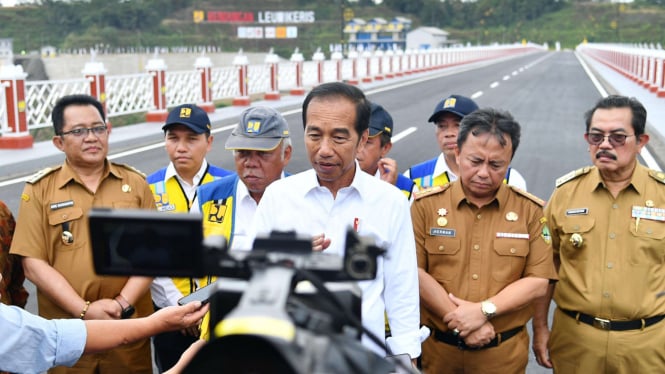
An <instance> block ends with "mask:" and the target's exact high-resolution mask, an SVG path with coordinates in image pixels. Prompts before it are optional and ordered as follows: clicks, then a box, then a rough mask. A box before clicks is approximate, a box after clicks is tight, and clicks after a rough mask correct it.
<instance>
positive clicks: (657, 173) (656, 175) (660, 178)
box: [649, 170, 665, 184]
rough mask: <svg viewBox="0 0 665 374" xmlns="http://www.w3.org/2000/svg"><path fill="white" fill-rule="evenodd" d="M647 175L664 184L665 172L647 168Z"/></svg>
mask: <svg viewBox="0 0 665 374" xmlns="http://www.w3.org/2000/svg"><path fill="white" fill-rule="evenodd" d="M649 176H650V177H651V178H653V179H655V180H657V181H658V182H660V183H662V184H665V173H663V172H662V171H658V170H649Z"/></svg>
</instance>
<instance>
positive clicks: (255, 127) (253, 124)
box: [246, 121, 261, 134]
mask: <svg viewBox="0 0 665 374" xmlns="http://www.w3.org/2000/svg"><path fill="white" fill-rule="evenodd" d="M260 130H261V121H248V122H247V130H246V132H247V133H248V134H254V133H257V132H259V131H260Z"/></svg>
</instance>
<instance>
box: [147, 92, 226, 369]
mask: <svg viewBox="0 0 665 374" xmlns="http://www.w3.org/2000/svg"><path fill="white" fill-rule="evenodd" d="M162 130H164V144H165V149H166V153H167V154H168V156H169V159H170V162H169V164H168V166H166V167H164V168H161V169H159V170H157V171H156V172H154V173H152V174H150V175H149V176H148V177H147V178H146V179H147V181H148V184H149V185H150V189H151V190H152V193H153V195H154V197H155V203H156V205H157V210H159V211H160V212H179V213H185V212H188V211H189V210H190V208H191V206H192V203H193V200H194V198H195V197H196V189H197V187H198V186H200V185H202V184H205V183H208V182H212V181H213V180H216V179H219V178H221V177H223V176H225V175H230V174H231V172H230V171H228V170H225V169H222V168H219V167H217V166H214V165H211V164H209V163H208V162H207V161H206V154H207V153H208V152H209V151H210V149H211V147H212V142H213V136H212V134H211V133H210V130H211V124H210V118H209V117H208V114H207V113H206V112H205V111H204V110H203V109H201V108H199V107H197V106H196V105H194V104H183V105H180V106H177V107H175V108H174V109H173V110H171V111H170V112H169V115H168V117H167V118H166V123H165V124H164V126H162ZM199 287H200V284H199V282H198V280H196V279H193V278H168V277H157V278H155V280H154V281H153V282H152V284H151V286H150V290H151V294H152V301H153V303H154V304H155V307H156V308H157V309H159V308H165V307H167V306H171V305H177V302H178V300H179V299H180V298H182V297H183V296H187V295H189V294H190V293H192V292H194V291H195V290H196V289H197V288H199ZM198 336H199V331H198V327H197V326H193V327H191V328H189V329H187V330H186V331H183V332H182V333H181V332H178V331H176V332H168V333H164V334H159V335H157V336H155V338H154V339H153V343H154V346H155V362H156V363H157V366H158V367H159V369H160V370H162V371H163V370H167V369H168V368H170V367H172V366H173V365H175V363H176V361H177V360H178V358H179V357H180V355H181V354H182V353H183V352H184V351H185V350H186V349H187V348H188V347H189V346H190V345H191V344H192V343H193V342H195V341H196V339H197V337H198Z"/></svg>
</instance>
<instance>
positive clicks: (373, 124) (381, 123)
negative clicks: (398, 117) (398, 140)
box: [369, 103, 393, 137]
mask: <svg viewBox="0 0 665 374" xmlns="http://www.w3.org/2000/svg"><path fill="white" fill-rule="evenodd" d="M371 107H372V112H371V114H370V117H369V136H377V135H379V134H381V133H382V132H385V133H386V134H387V135H388V136H389V137H391V136H393V117H391V116H390V113H388V112H387V111H386V110H385V109H383V107H382V106H381V105H379V104H374V103H371Z"/></svg>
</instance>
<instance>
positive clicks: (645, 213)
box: [631, 205, 665, 222]
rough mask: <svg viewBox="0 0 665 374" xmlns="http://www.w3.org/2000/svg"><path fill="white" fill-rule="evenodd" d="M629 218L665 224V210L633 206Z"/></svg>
mask: <svg viewBox="0 0 665 374" xmlns="http://www.w3.org/2000/svg"><path fill="white" fill-rule="evenodd" d="M631 217H633V218H643V219H650V220H653V221H661V222H665V209H663V208H649V207H646V206H637V205H633V210H632V213H631Z"/></svg>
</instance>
